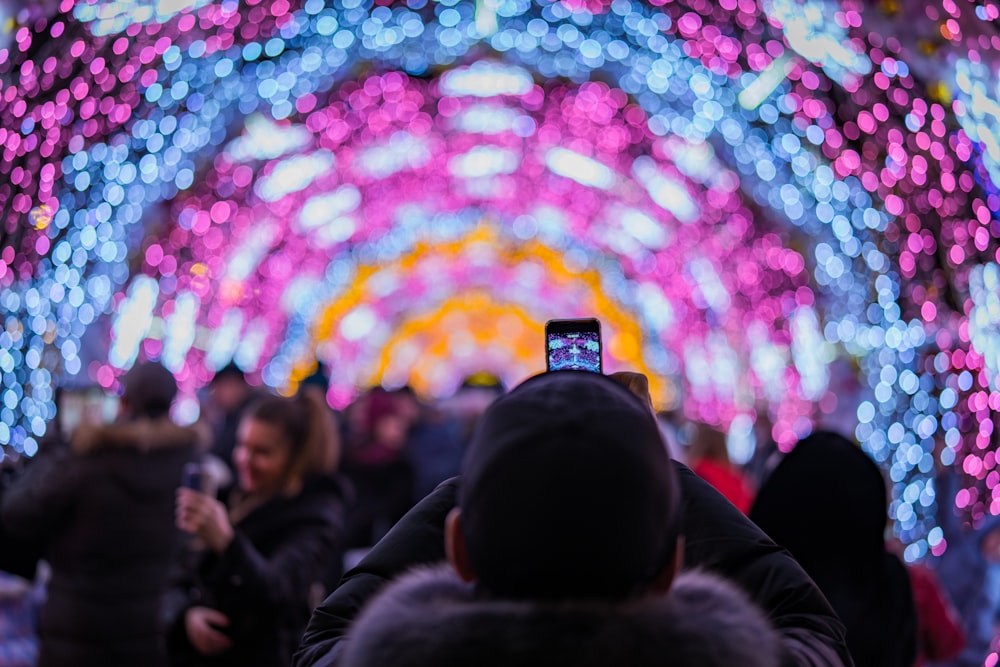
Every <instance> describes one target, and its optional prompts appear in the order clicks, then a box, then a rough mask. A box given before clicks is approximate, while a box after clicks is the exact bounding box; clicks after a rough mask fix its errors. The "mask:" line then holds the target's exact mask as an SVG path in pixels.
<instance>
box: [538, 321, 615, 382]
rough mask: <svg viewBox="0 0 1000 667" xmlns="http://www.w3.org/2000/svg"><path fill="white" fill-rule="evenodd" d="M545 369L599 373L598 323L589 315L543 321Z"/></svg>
mask: <svg viewBox="0 0 1000 667" xmlns="http://www.w3.org/2000/svg"><path fill="white" fill-rule="evenodd" d="M545 369H546V370H549V371H562V370H581V371H590V372H592V373H602V372H603V371H604V367H603V365H602V363H601V323H600V322H599V321H597V319H595V318H592V317H590V318H585V319H579V320H549V321H548V322H546V323H545Z"/></svg>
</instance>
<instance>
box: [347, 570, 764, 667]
mask: <svg viewBox="0 0 1000 667" xmlns="http://www.w3.org/2000/svg"><path fill="white" fill-rule="evenodd" d="M779 662H780V649H779V639H778V636H777V634H776V633H775V631H774V630H773V629H772V628H771V627H770V625H769V623H768V622H767V620H766V619H765V617H764V615H763V613H762V612H761V611H760V610H759V609H758V608H757V607H756V606H755V605H753V603H751V602H750V601H749V600H748V599H747V597H746V596H745V595H744V594H743V593H742V592H741V591H739V590H737V589H736V588H735V587H734V586H733V585H732V584H730V583H728V582H726V581H724V580H722V579H720V578H718V577H717V576H714V575H711V574H708V573H705V572H685V573H683V574H681V575H680V576H679V577H678V578H677V580H676V581H675V582H674V585H673V586H672V587H671V589H670V592H669V593H668V594H667V595H665V596H658V597H649V598H643V599H639V600H633V601H629V602H622V603H608V602H572V603H565V602H563V603H535V602H524V601H507V600H496V599H484V598H482V597H479V596H477V594H476V592H475V589H474V587H473V586H471V585H469V584H465V583H463V582H461V581H459V580H458V579H457V578H456V577H455V576H454V574H452V572H451V570H450V568H448V567H447V566H438V567H435V568H429V569H427V568H425V569H418V570H414V571H412V572H411V573H409V574H407V575H404V576H403V577H402V578H401V579H399V580H398V581H396V582H395V583H393V584H391V585H390V586H389V587H387V589H386V590H385V591H384V592H383V593H382V594H380V595H379V597H377V598H375V600H373V602H372V603H371V604H370V605H369V606H368V607H367V608H366V610H365V611H364V612H363V613H362V615H361V616H360V617H359V619H358V621H357V623H356V625H355V626H354V628H353V629H352V631H351V633H350V638H349V640H348V642H347V647H346V651H345V654H344V660H343V662H342V663H341V664H342V666H343V667H375V666H376V665H377V666H378V667H431V666H434V667H449V666H451V665H455V666H456V667H457V666H458V665H477V667H493V666H497V667H499V666H501V665H518V666H519V667H534V666H536V665H537V666H538V667H542V666H545V667H561V666H563V665H565V666H566V667H569V666H572V667H591V666H593V667H597V666H602V667H603V666H606V665H631V666H633V667H646V666H647V665H649V666H650V667H652V666H653V665H656V666H658V667H662V665H664V664H669V665H674V666H686V665H691V666H694V665H698V666H703V667H716V666H719V667H722V666H723V665H726V666H730V665H743V666H744V667H776V666H777V665H778V664H779Z"/></svg>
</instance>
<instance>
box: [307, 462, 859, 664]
mask: <svg viewBox="0 0 1000 667" xmlns="http://www.w3.org/2000/svg"><path fill="white" fill-rule="evenodd" d="M675 463H676V462H675ZM676 467H677V473H678V476H679V479H680V483H681V494H682V496H683V498H684V509H683V512H682V532H683V533H684V537H685V548H684V565H685V567H697V568H701V569H704V570H708V571H710V572H716V573H718V574H721V575H723V576H724V577H726V578H728V579H729V580H731V581H733V582H734V583H736V584H737V585H738V586H739V587H740V588H742V589H743V590H744V591H745V592H746V593H747V594H748V595H749V597H750V598H751V600H752V601H754V602H755V603H757V605H759V606H760V607H761V608H762V609H763V610H764V612H765V613H766V614H767V617H768V620H769V621H770V623H771V625H772V626H773V627H774V628H775V630H776V631H777V632H778V635H779V640H780V647H779V652H780V656H779V659H780V664H781V665H782V667H850V666H851V665H853V663H852V661H851V657H850V654H849V652H848V650H847V645H846V643H845V641H844V629H843V625H842V624H841V623H840V621H839V620H838V619H837V617H836V615H835V614H834V612H833V610H832V609H831V608H830V605H829V603H827V601H826V599H825V598H824V597H823V595H822V594H821V593H820V591H819V589H818V588H817V587H816V585H815V584H814V583H813V582H812V580H811V579H810V578H809V576H808V575H806V573H805V572H804V571H803V570H802V568H801V567H800V566H799V565H798V563H796V562H795V560H794V559H793V558H792V557H791V556H790V555H789V553H788V552H787V551H786V550H784V549H782V548H781V547H779V546H777V545H776V544H775V543H774V542H773V541H772V540H770V539H769V538H768V537H767V535H765V534H764V533H763V532H762V531H761V530H760V529H759V528H757V526H755V525H754V524H752V523H751V522H750V521H749V519H747V518H746V516H744V515H743V514H742V513H741V512H740V511H739V510H738V509H736V508H735V507H734V506H733V505H732V504H731V503H730V502H729V501H728V500H726V499H725V498H724V497H723V496H722V495H721V494H720V493H719V492H718V491H716V490H715V489H713V488H712V487H711V486H709V485H708V484H707V483H706V482H705V481H704V480H702V479H701V478H699V477H698V476H697V475H695V474H694V473H693V472H691V470H690V469H688V468H687V467H686V466H684V465H682V464H680V463H676ZM459 481H460V480H459V478H457V477H456V478H453V479H451V480H448V481H447V482H444V483H442V484H441V485H440V486H439V487H438V488H437V489H436V490H435V491H434V493H432V494H431V495H429V496H427V497H426V498H425V499H424V500H422V501H421V502H420V503H418V504H417V506H416V507H414V508H413V509H412V510H411V511H410V512H409V513H408V514H407V515H406V516H405V517H403V519H402V520H401V521H400V522H399V523H398V524H397V525H396V526H394V527H393V529H392V530H391V531H389V533H388V534H387V535H386V536H385V538H383V539H382V541H381V542H379V543H378V544H377V545H375V547H374V548H373V549H372V551H371V552H369V554H368V555H367V556H366V557H365V558H364V559H363V560H362V561H361V563H360V564H359V565H358V566H357V567H355V568H354V569H352V570H351V571H349V572H348V573H347V574H346V575H345V576H344V579H343V580H342V581H341V584H340V586H339V587H338V588H337V589H336V590H335V591H334V592H333V593H332V594H331V595H330V596H329V597H328V598H327V599H326V600H324V601H323V604H322V605H320V606H319V607H318V608H317V609H316V610H315V612H313V616H312V618H311V619H310V621H309V626H308V627H307V628H306V632H305V635H304V636H303V638H302V643H301V644H300V646H299V650H298V652H297V653H296V654H295V660H294V662H293V665H294V667H332V666H333V665H336V664H338V661H339V659H340V657H341V656H342V655H343V650H344V646H345V642H344V641H343V640H344V639H345V637H346V636H347V631H348V627H349V626H350V625H351V623H352V622H353V621H354V619H355V618H356V617H357V615H358V613H359V611H360V610H361V608H362V606H363V605H365V603H366V602H367V601H368V600H369V599H370V598H371V597H372V596H374V595H375V594H376V593H377V592H378V591H379V590H380V589H381V588H382V587H383V586H384V585H385V584H386V582H388V581H389V580H390V579H393V578H394V577H396V576H397V575H399V574H401V573H402V572H404V571H405V570H407V569H409V568H411V567H412V566H414V565H417V564H426V563H435V562H439V561H441V560H443V559H444V557H445V554H444V520H445V517H446V516H447V515H448V512H449V511H450V510H451V509H452V508H453V507H454V506H455V504H456V499H457V494H458V486H459ZM511 492H512V493H516V490H512V491H511Z"/></svg>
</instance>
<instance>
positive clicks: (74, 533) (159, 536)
mask: <svg viewBox="0 0 1000 667" xmlns="http://www.w3.org/2000/svg"><path fill="white" fill-rule="evenodd" d="M176 393H177V385H176V382H175V381H174V378H173V376H172V375H171V374H170V373H169V372H168V371H167V370H166V369H164V368H163V367H162V366H160V365H158V364H151V363H143V364H139V365H137V366H135V367H134V368H133V369H132V370H131V371H129V373H127V374H126V376H125V378H124V392H123V395H122V402H121V411H120V415H119V418H118V420H117V421H116V422H115V423H113V424H109V425H100V426H93V425H86V426H84V425H81V426H80V427H78V428H77V429H76V431H75V432H74V433H73V434H72V436H71V437H70V442H69V446H68V447H60V448H57V449H54V450H52V451H43V452H42V453H41V454H39V459H38V460H37V461H35V462H34V463H33V464H32V465H31V467H30V468H29V470H28V471H27V472H26V473H25V475H24V477H22V478H21V479H20V480H18V482H17V483H16V485H14V486H13V487H11V488H10V489H9V490H8V491H7V493H6V494H5V496H4V499H3V506H2V509H0V518H2V520H3V522H4V524H5V526H6V527H7V529H8V530H10V531H11V532H12V533H14V534H18V535H22V536H25V537H37V536H41V537H43V538H44V540H45V549H44V557H45V559H46V560H48V562H49V564H50V565H51V568H52V579H51V581H50V582H49V586H48V597H47V600H46V602H45V604H44V606H43V608H42V612H41V620H40V625H39V635H40V653H39V662H38V664H39V667H68V666H70V665H72V667H90V666H95V667H97V666H99V667H119V666H120V667H126V666H127V667H135V666H138V665H142V666H143V667H146V666H148V667H161V666H162V665H165V664H166V648H165V640H164V629H163V628H162V627H161V626H162V623H161V621H160V606H161V603H162V598H163V594H164V591H165V589H166V575H167V571H168V569H169V566H170V564H171V562H172V560H173V558H174V556H175V548H176V547H177V546H179V544H180V532H179V531H178V530H177V529H176V528H175V527H174V494H175V490H176V488H177V487H178V485H179V484H180V482H181V478H182V470H183V467H184V464H185V463H187V462H188V461H191V460H193V459H194V458H195V456H196V453H197V449H198V446H199V437H198V434H197V432H196V431H195V430H194V429H191V428H185V427H181V426H178V425H176V424H174V423H173V422H172V421H171V420H170V418H169V416H168V411H169V409H170V405H171V402H172V401H173V398H174V396H175V395H176Z"/></svg>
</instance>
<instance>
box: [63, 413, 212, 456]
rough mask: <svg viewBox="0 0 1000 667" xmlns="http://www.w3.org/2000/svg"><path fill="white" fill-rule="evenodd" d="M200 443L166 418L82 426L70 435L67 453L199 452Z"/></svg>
mask: <svg viewBox="0 0 1000 667" xmlns="http://www.w3.org/2000/svg"><path fill="white" fill-rule="evenodd" d="M204 442H205V438H204V437H203V435H202V434H201V433H200V432H199V431H198V430H197V429H195V428H192V427H188V426H178V425H177V424H175V423H174V422H172V421H171V420H170V419H169V418H168V417H161V418H159V419H136V420H133V421H123V422H115V423H113V424H107V425H99V426H95V425H90V424H83V425H81V426H79V427H77V429H76V430H75V431H73V435H72V437H71V438H70V449H72V450H73V451H74V452H76V453H77V454H88V453H90V452H94V451H97V450H99V449H105V448H107V449H137V450H139V451H143V452H151V451H155V450H160V449H167V448H177V447H191V446H197V447H199V448H201V447H202V446H203V444H204Z"/></svg>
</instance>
